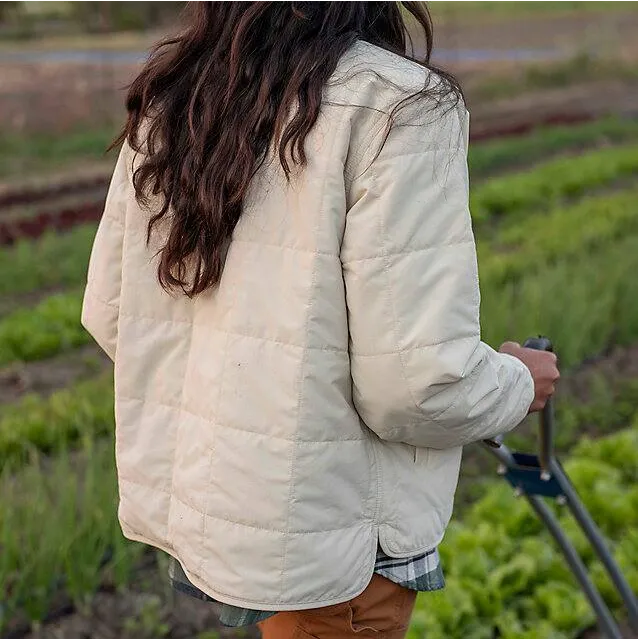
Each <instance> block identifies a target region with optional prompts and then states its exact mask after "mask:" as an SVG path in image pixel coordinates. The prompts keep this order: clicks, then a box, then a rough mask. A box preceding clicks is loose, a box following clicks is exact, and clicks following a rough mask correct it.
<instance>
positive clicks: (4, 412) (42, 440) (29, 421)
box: [0, 377, 113, 465]
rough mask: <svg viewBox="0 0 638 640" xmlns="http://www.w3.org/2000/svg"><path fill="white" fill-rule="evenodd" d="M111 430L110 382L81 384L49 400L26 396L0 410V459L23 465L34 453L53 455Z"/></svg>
mask: <svg viewBox="0 0 638 640" xmlns="http://www.w3.org/2000/svg"><path fill="white" fill-rule="evenodd" d="M112 429H113V380H112V379H111V378H110V377H108V378H98V379H96V380H89V381H86V382H80V383H79V384H76V385H75V386H73V387H70V388H68V389H63V390H61V391H57V392H55V393H54V394H52V395H51V396H50V397H49V398H45V399H43V398H40V397H39V396H37V395H30V396H26V397H25V398H23V399H21V400H20V401H19V402H16V403H15V404H10V405H6V406H4V407H2V408H0V459H1V460H2V463H3V465H9V464H11V463H14V462H24V461H26V460H27V459H28V457H29V455H31V454H33V452H34V451H40V452H44V453H52V452H55V451H56V450H59V449H62V448H64V447H67V446H69V445H70V444H72V443H74V442H76V441H78V440H82V439H85V438H89V439H92V438H94V437H96V436H99V435H102V434H107V433H109V432H110V431H112Z"/></svg>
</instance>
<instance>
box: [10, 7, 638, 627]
mask: <svg viewBox="0 0 638 640" xmlns="http://www.w3.org/2000/svg"><path fill="white" fill-rule="evenodd" d="M182 6H183V4H182V3H180V2H0V274H1V275H2V278H0V461H1V464H2V471H1V473H0V633H1V634H2V635H3V637H9V638H40V637H48V638H50V637H58V638H71V637H84V638H99V637H122V638H124V637H134V638H158V637H173V638H185V637H200V638H209V637H255V633H256V632H255V630H254V629H242V630H229V629H222V628H219V626H218V625H217V623H216V621H215V616H214V612H213V610H212V608H211V606H210V605H207V604H205V603H200V602H198V601H195V600H192V599H189V598H188V597H186V596H177V595H175V594H174V593H172V592H171V590H170V589H169V588H168V587H167V585H166V580H165V569H166V558H165V557H163V556H162V555H161V554H157V553H155V552H152V551H150V550H148V549H145V548H143V547H141V546H140V545H137V544H133V543H129V542H127V541H125V540H123V538H122V536H121V534H120V532H119V528H118V525H117V520H116V504H117V501H116V486H115V469H114V460H113V417H112V402H113V398H112V390H111V387H112V378H111V375H112V373H111V367H110V365H109V363H108V362H107V361H106V359H105V357H104V356H102V355H101V354H100V353H99V351H98V349H97V348H96V347H95V346H94V345H93V344H92V342H91V340H90V338H89V337H88V336H87V334H86V333H85V332H84V331H83V330H82V328H81V326H80V324H79V309H80V303H81V291H82V285H83V282H84V278H85V273H86V264H87V260H88V255H89V251H90V246H91V241H92V237H93V234H94V232H95V228H96V221H97V219H98V218H99V216H100V214H101V210H102V205H103V200H104V195H105V190H106V186H107V184H108V180H109V178H110V171H111V169H112V166H113V164H114V156H113V154H110V155H105V154H104V149H105V148H106V147H107V146H108V144H109V142H110V141H111V139H112V138H113V136H114V134H115V133H116V131H117V129H118V127H119V126H120V125H121V124H122V121H123V117H124V109H123V96H124V89H123V88H124V86H125V85H126V83H127V82H128V81H129V80H130V79H131V78H132V76H133V75H134V74H135V72H136V70H137V69H139V66H140V64H141V62H142V61H143V59H144V57H145V55H146V52H147V50H148V48H149V47H150V46H151V44H152V43H153V42H154V41H156V40H157V39H158V38H159V37H161V36H162V35H164V34H166V33H168V32H170V31H171V30H172V29H174V28H175V27H176V25H177V24H178V17H177V15H178V12H179V11H180V9H181V7H182ZM430 7H431V11H432V14H433V17H434V23H435V55H434V58H435V60H436V62H437V63H438V64H440V65H441V66H444V67H446V68H448V69H450V70H452V71H453V72H455V73H456V74H458V76H459V77H460V78H461V80H462V82H463V85H464V88H465V90H466V93H467V102H468V104H469V107H470V111H471V113H472V140H473V144H472V148H471V151H470V170H471V179H472V211H473V217H474V225H475V230H476V234H477V239H478V247H479V261H480V269H481V282H482V296H483V310H482V311H483V332H484V338H485V340H487V341H488V342H490V343H491V344H493V345H497V344H499V343H500V342H501V341H502V340H504V339H507V338H514V339H518V340H523V339H524V338H525V337H527V336H528V335H534V334H538V333H543V334H546V335H549V336H551V337H552V338H553V340H554V342H555V344H556V349H557V351H558V353H559V355H560V357H561V361H562V364H563V367H564V369H565V375H564V380H563V381H562V383H561V388H560V391H559V397H558V399H557V402H558V447H559V449H560V452H561V454H562V455H564V457H565V459H566V460H567V463H566V466H567V469H568V470H569V471H570V473H572V476H573V479H574V483H575V485H576V487H577V488H578V490H579V491H580V493H581V495H582V497H583V498H584V500H585V502H586V503H587V505H588V507H589V508H590V509H591V511H592V513H593V514H594V516H595V518H596V520H597V521H598V523H599V525H600V526H601V528H602V529H603V531H604V533H605V534H606V535H607V536H608V538H609V540H610V541H611V542H612V544H613V547H614V551H615V553H616V556H617V558H618V560H619V561H620V563H621V565H622V567H623V569H624V570H625V572H626V574H627V576H628V577H629V580H630V581H631V583H632V585H633V588H634V589H635V590H638V277H637V276H638V64H637V63H638V39H637V38H636V37H635V35H636V33H638V3H634V2H433V3H431V4H430ZM415 46H416V47H417V48H418V46H419V43H418V42H417V43H415ZM509 442H510V443H512V444H513V445H515V446H517V447H519V448H521V449H526V450H529V451H533V450H534V448H535V446H536V423H535V421H533V420H531V421H529V420H528V421H527V423H526V424H524V425H523V426H522V427H521V428H520V429H519V430H518V431H517V433H515V434H513V435H512V436H511V438H510V439H509ZM563 521H564V523H565V526H566V528H568V530H570V531H572V532H574V526H573V524H572V523H571V522H570V521H569V519H568V518H566V517H564V516H563ZM576 541H577V546H578V548H579V550H581V551H582V552H583V554H584V557H585V560H586V562H587V563H588V565H589V567H590V571H591V574H592V576H593V577H594V579H595V581H596V583H597V584H598V585H599V587H600V588H601V590H602V592H603V594H604V596H605V597H606V599H607V600H608V602H609V603H610V604H611V605H612V606H613V607H614V608H618V605H619V602H618V600H617V598H616V597H615V596H614V594H613V591H612V590H611V588H610V585H609V582H608V581H607V580H606V578H605V576H604V575H603V572H602V569H601V567H600V566H599V564H598V563H596V562H594V561H593V559H592V555H591V553H588V552H587V550H586V545H585V544H584V541H583V539H582V536H576ZM442 554H443V559H444V568H445V571H446V574H447V580H448V587H447V589H446V590H445V591H444V592H442V593H437V594H430V595H427V594H425V595H421V596H420V597H419V601H418V602H419V604H418V608H417V611H416V613H415V615H414V619H413V626H412V630H411V637H414V638H423V637H430V638H443V637H448V638H465V637H475V638H492V637H509V638H547V637H553V638H561V637H564V638H576V637H598V632H597V629H596V624H595V620H594V617H593V615H592V613H591V611H590V609H589V606H588V604H587V602H586V600H585V599H584V597H583V596H582V595H581V594H580V592H579V591H578V589H577V588H576V586H575V582H574V580H573V579H572V578H571V576H570V574H569V572H568V571H567V569H566V567H565V564H564V562H563V561H562V558H561V557H560V555H559V554H558V552H557V551H556V549H555V547H554V545H553V543H552V541H551V540H550V539H549V537H548V535H547V534H546V533H544V532H543V531H542V530H541V527H540V526H539V524H538V523H537V522H536V521H535V519H534V517H533V516H532V513H531V511H530V510H529V508H528V507H527V505H526V503H524V502H523V501H516V500H515V499H514V497H513V496H512V492H511V490H510V489H509V488H508V487H507V486H506V485H505V484H504V483H502V482H501V481H499V480H498V479H497V478H496V476H495V474H494V465H493V464H492V462H491V460H490V459H489V458H487V457H486V456H485V454H483V452H482V451H481V450H479V449H478V447H468V448H467V449H466V453H465V462H464V468H463V477H462V479H461V482H460V486H459V491H458V501H457V509H456V516H455V519H454V523H453V525H452V526H451V528H450V531H449V533H448V535H447V537H446V539H445V541H444V544H443V546H442Z"/></svg>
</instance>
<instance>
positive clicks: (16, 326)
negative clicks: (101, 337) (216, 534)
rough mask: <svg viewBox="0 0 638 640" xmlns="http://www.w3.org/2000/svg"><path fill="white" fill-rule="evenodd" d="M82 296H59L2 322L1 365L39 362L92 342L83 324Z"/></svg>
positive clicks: (15, 312) (17, 312)
mask: <svg viewBox="0 0 638 640" xmlns="http://www.w3.org/2000/svg"><path fill="white" fill-rule="evenodd" d="M81 308H82V295H81V294H80V293H78V292H69V293H60V294H56V295H53V296H50V297H49V298H46V299H45V300H44V301H43V302H41V303H40V304H39V305H37V306H36V307H34V308H33V309H18V310H17V311H14V312H13V313H10V314H9V315H7V316H5V317H4V318H2V319H1V320H0V366H1V365H4V364H9V363H10V362H15V361H17V360H23V361H28V360H40V359H42V358H47V357H49V356H53V355H55V354H57V353H61V352H62V351H64V350H65V349H70V348H73V347H77V346H80V345H82V344H87V343H88V342H90V340H91V338H90V336H89V335H88V334H87V333H86V331H84V329H83V328H82V325H81V324H80V312H81Z"/></svg>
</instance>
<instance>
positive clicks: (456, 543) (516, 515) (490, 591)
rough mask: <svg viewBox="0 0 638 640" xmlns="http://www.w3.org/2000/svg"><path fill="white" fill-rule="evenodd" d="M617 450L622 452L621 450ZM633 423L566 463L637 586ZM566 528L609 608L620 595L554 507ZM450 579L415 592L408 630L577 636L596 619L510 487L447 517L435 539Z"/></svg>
mask: <svg viewBox="0 0 638 640" xmlns="http://www.w3.org/2000/svg"><path fill="white" fill-rule="evenodd" d="M621 452H625V453H626V456H625V455H622V454H621ZM637 452H638V421H635V422H634V424H633V426H632V427H631V428H629V429H627V430H625V431H622V432H620V433H617V434H614V435H612V436H608V437H606V438H603V439H600V440H598V441H591V440H588V441H585V442H583V443H582V444H581V445H579V446H578V447H576V449H575V451H574V455H573V456H572V457H571V458H570V460H569V461H568V462H567V464H566V465H565V468H566V470H567V472H568V474H569V475H570V477H571V479H572V481H573V483H574V485H575V486H576V488H577V490H578V492H579V494H580V496H581V498H582V500H583V502H584V503H585V505H586V506H587V508H588V509H589V510H590V512H591V513H592V514H593V515H594V517H595V519H596V521H597V523H598V525H599V526H600V528H601V530H602V531H603V533H604V534H605V535H606V536H607V538H608V539H609V540H610V541H611V542H612V544H613V548H614V552H615V555H616V558H617V560H618V562H619V564H620V566H621V568H622V569H623V571H624V572H625V573H626V574H627V577H628V580H629V581H630V584H632V585H633V586H634V588H636V587H637V586H638V533H637V532H638V484H637V483H636V478H637V476H638V453H637ZM559 513H560V520H561V523H562V525H563V527H564V528H565V530H566V531H567V532H568V533H570V534H572V537H574V538H575V540H576V543H577V544H576V547H577V548H578V549H579V550H580V551H585V550H587V551H588V553H584V554H583V556H584V558H583V559H584V561H585V562H586V563H587V564H588V565H589V567H590V571H591V572H592V575H593V577H594V580H595V581H596V583H597V584H599V585H600V588H601V591H602V593H603V595H604V597H605V598H606V599H607V600H608V602H609V603H610V605H611V606H615V607H618V606H619V605H620V602H619V601H618V597H617V596H616V595H615V594H614V592H613V589H612V588H611V585H610V584H609V580H608V578H607V577H606V575H605V574H604V572H603V570H602V568H601V567H600V565H599V564H597V563H596V562H594V560H593V554H592V553H591V550H589V549H588V548H587V546H586V542H585V540H584V537H583V536H582V534H581V535H580V537H579V536H574V535H573V534H574V533H575V530H576V526H575V524H574V522H573V520H572V519H571V518H570V516H569V515H568V514H567V513H565V512H563V511H562V510H559ZM441 558H442V562H443V566H444V570H445V574H446V581H447V587H446V589H445V591H443V592H442V593H423V594H420V595H419V598H418V602H417V609H416V612H415V615H414V617H413V620H412V627H411V630H410V636H409V637H411V638H494V637H505V638H574V637H578V634H579V633H581V632H582V631H583V630H584V629H585V628H587V627H589V626H591V625H592V624H593V623H594V614H593V612H592V610H591V608H590V606H589V604H588V602H587V600H586V598H585V596H584V595H582V593H581V592H580V590H579V589H578V587H577V585H576V582H575V579H574V578H573V577H572V576H571V574H570V572H569V570H568V569H567V567H566V565H565V562H564V560H563V558H562V556H561V555H560V552H559V551H558V549H557V547H556V546H555V544H554V542H553V540H552V539H551V538H550V536H549V534H548V533H547V532H545V531H544V530H543V528H542V526H541V525H540V524H539V523H538V521H537V520H536V518H535V516H534V515H533V512H532V510H531V508H530V507H529V506H528V505H527V503H526V502H525V501H524V500H521V499H519V500H516V499H515V498H514V497H513V495H512V490H511V488H510V487H509V486H508V485H506V484H505V483H503V484H500V483H498V484H496V483H494V484H492V486H491V487H490V488H489V489H488V490H487V491H486V493H485V495H484V496H483V497H482V498H481V499H480V500H479V501H478V502H477V503H476V504H475V505H474V506H473V507H472V508H470V509H469V510H468V511H467V512H466V515H465V518H464V520H463V522H462V523H459V522H455V523H453V524H452V525H451V526H450V527H449V530H448V533H447V535H446V537H445V539H444V541H443V544H442V546H441Z"/></svg>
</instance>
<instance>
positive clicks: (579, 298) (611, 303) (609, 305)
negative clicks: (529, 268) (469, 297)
mask: <svg viewBox="0 0 638 640" xmlns="http://www.w3.org/2000/svg"><path fill="white" fill-rule="evenodd" d="M635 273H638V237H637V236H633V237H629V238H627V239H625V240H622V241H618V242H617V243H612V244H611V245H608V246H606V247H604V249H601V250H599V251H597V252H596V253H593V254H591V255H587V254H583V255H581V256H579V258H578V259H575V260H571V261H565V262H558V263H556V264H553V265H539V266H538V268H537V269H536V270H535V271H534V272H533V273H529V274H525V275H524V277H521V278H520V279H519V280H518V281H513V282H508V283H507V284H505V285H503V284H502V282H501V280H500V278H499V279H493V280H490V278H489V277H485V278H483V279H482V282H481V292H482V310H481V312H482V315H481V318H482V328H483V338H484V339H485V340H486V341H487V342H488V343H490V344H500V343H501V342H502V341H503V340H506V339H508V338H510V339H511V338H512V337H517V338H520V339H524V338H525V337H527V336H530V335H538V334H539V333H542V334H544V335H549V336H551V337H552V338H553V340H554V342H555V345H556V349H557V351H558V353H560V355H561V362H562V363H563V365H564V366H565V367H569V366H572V365H575V364H577V363H579V362H581V361H582V360H583V359H585V358H586V357H588V356H592V355H595V354H598V353H601V352H602V351H604V350H605V348H607V347H608V346H610V345H624V344H630V343H631V342H632V341H634V340H635V339H636V338H637V337H638V278H635V277H634V274H635Z"/></svg>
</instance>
